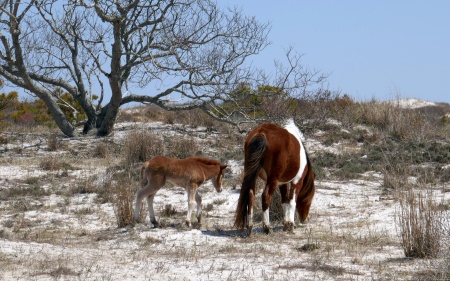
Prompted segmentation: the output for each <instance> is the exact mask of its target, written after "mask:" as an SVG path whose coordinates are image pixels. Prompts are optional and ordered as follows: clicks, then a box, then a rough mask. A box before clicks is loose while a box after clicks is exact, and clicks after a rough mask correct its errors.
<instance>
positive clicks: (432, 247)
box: [397, 189, 444, 258]
mask: <svg viewBox="0 0 450 281" xmlns="http://www.w3.org/2000/svg"><path fill="white" fill-rule="evenodd" d="M433 198H434V197H433V192H432V191H431V189H428V190H426V192H415V191H414V190H412V189H411V190H407V191H404V192H403V193H402V197H401V198H400V210H399V213H398V214H397V219H398V226H399V228H400V235H401V239H402V247H403V250H404V252H405V256H406V257H413V258H437V257H438V254H439V252H440V250H441V240H442V237H443V233H442V232H443V229H442V226H443V225H444V224H443V219H444V212H443V211H442V210H441V209H440V208H439V207H438V204H436V202H434V199H433Z"/></svg>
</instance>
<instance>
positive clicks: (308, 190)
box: [297, 153, 316, 223]
mask: <svg viewBox="0 0 450 281" xmlns="http://www.w3.org/2000/svg"><path fill="white" fill-rule="evenodd" d="M306 161H307V164H306V168H307V171H306V175H305V179H304V180H303V185H302V188H301V189H300V192H299V194H298V197H297V210H298V212H299V215H300V220H301V221H302V223H303V222H304V221H305V220H306V218H307V217H308V214H309V208H310V207H311V203H312V200H313V197H314V193H315V191H316V188H315V185H314V180H315V179H316V174H315V173H314V171H313V169H312V165H311V161H310V160H309V156H308V153H306Z"/></svg>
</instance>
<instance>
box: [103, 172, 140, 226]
mask: <svg viewBox="0 0 450 281" xmlns="http://www.w3.org/2000/svg"><path fill="white" fill-rule="evenodd" d="M108 186H110V188H111V192H112V193H113V196H112V203H113V206H114V214H115V216H116V221H117V226H118V227H126V226H130V225H133V224H134V221H133V214H134V204H133V202H134V197H135V194H136V191H137V190H138V189H139V188H140V186H139V183H138V182H137V181H135V180H134V179H133V175H131V173H130V172H128V173H126V176H121V177H113V178H112V179H111V181H110V182H109V183H108ZM141 215H142V213H141Z"/></svg>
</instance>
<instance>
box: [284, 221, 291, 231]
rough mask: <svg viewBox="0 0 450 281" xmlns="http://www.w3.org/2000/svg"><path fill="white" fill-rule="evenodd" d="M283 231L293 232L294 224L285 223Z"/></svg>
mask: <svg viewBox="0 0 450 281" xmlns="http://www.w3.org/2000/svg"><path fill="white" fill-rule="evenodd" d="M283 230H284V231H286V232H294V223H293V222H290V221H288V222H285V223H284V227H283Z"/></svg>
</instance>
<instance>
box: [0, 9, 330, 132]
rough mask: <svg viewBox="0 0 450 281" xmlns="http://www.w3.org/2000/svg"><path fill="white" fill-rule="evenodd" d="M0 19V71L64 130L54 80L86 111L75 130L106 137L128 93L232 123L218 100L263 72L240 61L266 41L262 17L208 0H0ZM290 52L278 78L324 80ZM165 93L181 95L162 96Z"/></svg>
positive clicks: (299, 83)
mask: <svg viewBox="0 0 450 281" xmlns="http://www.w3.org/2000/svg"><path fill="white" fill-rule="evenodd" d="M0 26H1V30H0V40H1V44H0V75H1V76H2V77H3V78H4V79H5V80H6V81H7V82H9V83H11V84H13V85H15V86H18V87H21V88H23V89H24V90H25V91H27V92H29V93H31V94H33V95H35V96H37V97H38V98H40V99H42V100H43V101H44V102H45V104H46V105H47V107H48V108H49V110H50V112H51V114H52V116H53V118H54V119H55V121H56V123H57V125H58V127H59V128H60V129H61V131H62V132H63V133H64V134H66V135H67V136H74V135H76V130H75V127H74V124H71V123H70V122H69V121H68V119H67V118H66V117H65V115H64V113H63V112H62V110H61V109H60V107H59V106H58V103H57V102H58V95H57V94H56V93H58V92H59V93H61V91H58V89H63V91H65V92H68V93H69V94H71V95H72V96H73V97H74V99H75V100H77V102H78V103H79V104H80V105H81V107H82V109H83V111H84V112H85V113H86V115H87V120H86V122H85V125H84V128H83V133H87V132H88V131H90V130H91V129H94V128H96V129H98V131H97V134H98V135H100V136H104V135H108V134H109V133H111V132H112V130H113V126H114V122H115V120H116V116H117V114H118V112H119V108H120V106H122V105H124V104H126V103H130V102H142V103H153V104H156V105H158V106H160V107H161V108H164V109H168V110H181V109H189V108H194V107H199V108H202V109H203V110H204V111H205V112H207V113H208V114H210V115H211V116H214V117H215V118H218V119H221V120H224V121H227V122H230V123H236V122H235V121H233V120H232V119H231V116H232V115H233V114H234V113H233V112H226V111H224V110H223V108H222V107H221V105H222V104H223V101H224V100H229V96H228V93H229V92H230V91H231V90H232V89H233V88H235V87H236V85H238V84H239V83H241V82H242V81H246V82H249V81H253V82H254V83H260V82H262V81H263V80H264V79H266V78H267V77H266V76H265V75H263V74H261V73H260V72H257V71H256V70H254V69H251V68H249V67H246V64H245V63H244V62H245V61H246V59H247V58H248V57H249V56H252V55H255V54H258V53H259V52H260V51H262V50H263V49H264V48H265V47H266V46H267V45H268V43H269V42H268V40H267V35H268V32H269V30H270V26H269V25H268V24H267V23H259V22H258V21H257V20H256V19H255V18H253V17H246V16H244V15H243V14H242V11H241V10H239V9H236V8H229V9H226V10H221V9H219V7H218V6H217V4H216V2H214V1H212V0H187V1H185V0H177V1H176V0H153V1H152V0H148V1H132V0H129V1H113V0H103V1H101V0H93V1H85V0H69V1H56V0H29V1H28V2H27V1H19V0H9V1H6V0H1V1H0ZM290 54H291V51H290V50H289V51H288V52H287V57H288V61H289V66H288V67H287V68H284V69H283V68H280V70H282V73H280V74H281V76H280V78H279V79H278V82H279V83H280V85H276V86H282V88H283V90H286V89H300V88H302V87H303V88H302V89H305V88H306V87H305V85H306V84H305V82H306V83H309V82H318V81H321V80H322V79H323V76H321V75H317V73H314V72H308V71H304V70H303V69H302V68H301V67H299V57H298V56H291V55H290ZM264 83H267V82H264ZM285 86H288V87H285ZM136 88H143V89H145V90H146V91H148V92H146V93H145V94H143V95H138V94H136V93H134V90H133V89H136ZM124 93H127V94H126V95H125V94H124ZM171 95H178V96H180V97H184V100H185V101H189V102H185V103H183V104H180V103H167V102H166V101H167V99H168V97H170V96H171ZM107 99H109V100H107Z"/></svg>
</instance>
